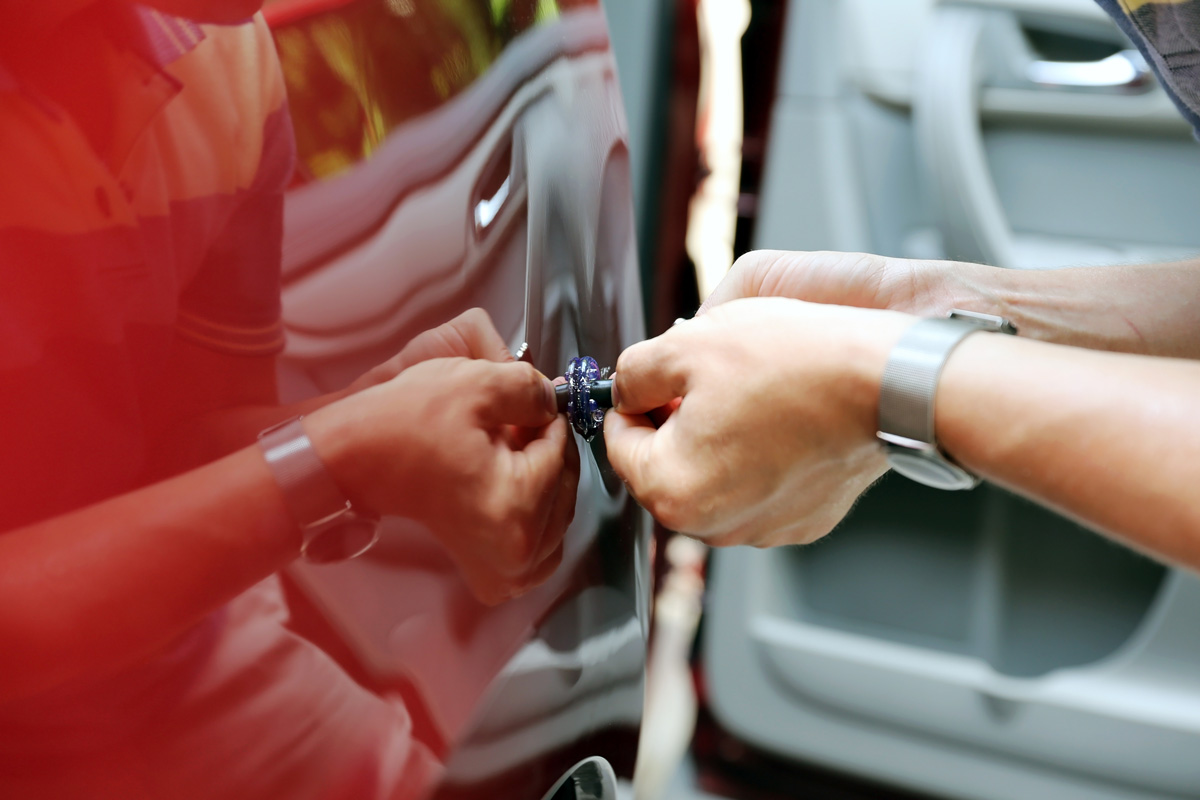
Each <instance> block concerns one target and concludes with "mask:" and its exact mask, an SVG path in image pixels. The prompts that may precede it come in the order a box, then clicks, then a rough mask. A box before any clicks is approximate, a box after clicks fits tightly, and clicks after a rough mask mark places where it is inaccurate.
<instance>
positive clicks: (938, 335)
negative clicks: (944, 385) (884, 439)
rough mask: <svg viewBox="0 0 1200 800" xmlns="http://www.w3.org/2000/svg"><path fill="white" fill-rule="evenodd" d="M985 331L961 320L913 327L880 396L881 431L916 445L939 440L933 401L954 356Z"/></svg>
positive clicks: (887, 370) (892, 359) (892, 360)
mask: <svg viewBox="0 0 1200 800" xmlns="http://www.w3.org/2000/svg"><path fill="white" fill-rule="evenodd" d="M981 330H985V328H984V327H983V326H982V325H980V324H979V323H978V322H976V321H974V320H968V319H963V318H960V317H947V318H942V319H923V320H920V321H919V322H916V323H914V324H913V325H912V326H911V327H910V328H909V329H908V330H906V331H905V332H904V334H903V335H902V336H901V337H900V341H898V342H897V343H896V346H895V347H894V348H892V352H891V354H890V355H889V356H888V360H887V365H886V366H885V367H884V369H883V380H882V382H881V383H880V390H879V430H880V431H882V432H884V433H889V434H893V435H895V436H901V437H904V438H905V439H912V440H914V441H918V442H927V443H930V444H932V443H933V442H934V441H936V439H935V428H934V419H933V413H934V397H935V395H936V393H937V384H938V378H939V376H940V375H941V374H942V368H943V367H944V366H945V365H946V360H947V358H948V357H949V355H950V353H951V352H952V351H953V350H954V348H955V347H957V346H958V344H959V343H960V342H961V341H962V340H963V339H965V338H966V337H967V336H969V335H970V334H972V333H975V332H977V331H981Z"/></svg>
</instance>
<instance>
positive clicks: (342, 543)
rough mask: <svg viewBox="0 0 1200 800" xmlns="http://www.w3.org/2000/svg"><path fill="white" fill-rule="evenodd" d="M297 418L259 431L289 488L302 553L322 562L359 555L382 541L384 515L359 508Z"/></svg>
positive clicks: (278, 474) (267, 454)
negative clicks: (380, 529) (345, 491)
mask: <svg viewBox="0 0 1200 800" xmlns="http://www.w3.org/2000/svg"><path fill="white" fill-rule="evenodd" d="M303 419H304V418H303V417H293V418H292V419H289V420H286V421H284V422H281V423H279V424H278V425H274V426H272V427H270V428H267V429H266V430H265V431H263V432H262V433H260V434H259V435H258V444H259V447H261V448H262V451H263V456H264V458H266V461H267V466H268V467H269V468H270V469H271V473H272V474H273V475H274V476H275V482H276V483H278V484H279V488H280V489H282V490H283V498H284V502H285V503H286V504H287V508H288V512H289V513H290V514H291V515H292V519H294V520H295V521H296V524H297V525H298V526H299V528H300V531H301V534H302V535H303V538H302V542H301V545H300V555H301V556H303V557H304V559H305V560H307V561H311V562H314V563H318V564H327V563H330V562H334V561H343V560H345V559H347V558H354V557H355V556H357V555H361V554H363V553H365V552H366V551H367V550H370V549H371V546H372V545H374V544H375V542H376V541H378V539H379V515H378V514H372V513H369V512H366V511H362V510H360V509H356V508H354V507H353V506H352V505H351V504H350V501H349V500H347V499H346V496H345V495H344V494H342V491H341V489H339V488H338V486H337V484H336V483H334V481H333V478H332V477H331V476H330V474H329V472H328V470H326V469H325V464H324V463H322V462H321V459H320V457H319V456H318V455H317V453H316V451H315V450H313V446H312V442H311V441H309V438H308V435H307V434H306V433H305V432H304V425H303V424H302V422H301V420H303Z"/></svg>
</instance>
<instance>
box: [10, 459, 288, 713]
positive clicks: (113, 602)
mask: <svg viewBox="0 0 1200 800" xmlns="http://www.w3.org/2000/svg"><path fill="white" fill-rule="evenodd" d="M299 544H300V538H299V533H298V532H297V530H296V527H295V525H294V523H292V522H291V520H290V518H289V517H288V515H287V510H286V508H285V507H284V504H283V498H282V495H281V494H280V492H279V490H278V488H277V487H276V485H275V482H274V480H273V478H272V477H271V474H270V472H269V471H268V470H267V467H266V465H265V462H264V461H263V459H262V457H261V456H260V455H259V454H258V453H257V452H256V451H255V450H253V449H250V448H247V449H246V450H243V451H241V452H238V453H235V454H233V455H231V456H228V457H226V458H224V459H222V460H220V461H218V462H215V463H213V464H209V465H207V466H204V467H201V468H200V469H197V470H194V471H192V472H189V473H186V474H184V475H180V476H178V477H175V478H172V479H170V480H168V481H164V482H162V483H159V484H156V485H154V486H150V487H148V488H145V489H142V490H140V491H137V492H134V493H132V494H128V495H124V496H122V497H118V498H115V499H113V500H110V501H108V502H105V503H101V504H99V505H96V506H92V507H89V508H86V509H83V510H81V511H77V512H75V513H72V514H68V515H65V516H61V517H56V518H54V519H51V520H47V521H45V522H42V523H39V524H36V525H31V526H28V527H25V528H21V529H19V530H16V531H10V532H8V533H6V534H4V535H3V536H0V639H3V641H4V643H5V645H4V658H2V659H0V702H2V701H3V700H6V699H11V698H14V697H20V696H24V695H27V694H31V693H35V692H37V691H39V690H41V689H46V688H49V687H52V686H55V685H58V684H60V683H63V682H66V681H69V680H71V679H73V678H76V677H79V676H81V675H94V674H104V673H105V672H107V671H109V670H112V669H117V668H119V667H121V666H123V665H125V664H128V663H131V662H133V661H135V660H136V659H137V658H139V657H140V656H143V655H145V654H147V653H149V652H151V651H153V650H154V649H156V648H158V647H161V646H163V645H164V644H166V643H167V642H169V641H170V640H171V638H172V637H174V636H176V635H178V634H179V633H181V632H182V631H184V630H185V629H186V628H187V627H188V626H190V625H191V624H193V623H195V622H196V621H198V620H199V619H200V618H201V617H203V616H204V615H205V614H206V613H208V612H209V611H211V610H212V609H215V608H217V607H219V606H220V605H221V604H223V603H224V602H226V601H227V600H229V599H230V598H232V597H233V596H235V595H236V594H238V593H239V592H241V591H243V590H244V589H246V588H247V587H249V586H251V585H253V584H254V583H255V582H257V581H259V580H261V579H262V578H265V577H266V576H267V575H269V574H271V573H272V572H274V571H276V570H277V569H279V568H280V567H282V566H283V565H284V564H285V563H286V562H287V561H288V560H290V559H291V558H292V557H294V556H295V554H296V553H297V552H298V550H299Z"/></svg>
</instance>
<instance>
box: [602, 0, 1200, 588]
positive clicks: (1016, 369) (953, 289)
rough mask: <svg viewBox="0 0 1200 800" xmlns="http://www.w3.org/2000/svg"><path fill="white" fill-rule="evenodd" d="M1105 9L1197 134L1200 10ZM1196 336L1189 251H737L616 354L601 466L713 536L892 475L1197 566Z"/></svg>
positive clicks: (649, 501)
mask: <svg viewBox="0 0 1200 800" xmlns="http://www.w3.org/2000/svg"><path fill="white" fill-rule="evenodd" d="M1101 5H1103V6H1105V7H1106V8H1107V9H1108V10H1109V11H1110V12H1112V13H1113V14H1114V16H1115V17H1116V18H1117V20H1118V21H1119V22H1120V24H1121V25H1122V27H1123V28H1124V29H1125V31H1126V33H1128V34H1129V36H1130V37H1131V38H1132V39H1133V40H1134V41H1135V42H1136V43H1137V44H1138V46H1139V47H1140V48H1141V49H1142V51H1143V53H1144V54H1145V56H1146V59H1147V61H1148V62H1149V63H1150V64H1151V65H1152V66H1153V67H1154V68H1155V70H1156V71H1157V73H1158V75H1159V77H1160V79H1161V81H1162V84H1163V86H1164V88H1165V89H1166V90H1167V92H1168V93H1169V94H1170V95H1171V97H1172V98H1173V99H1174V100H1175V102H1176V105H1178V107H1179V108H1180V110H1181V112H1182V113H1183V114H1184V115H1185V116H1186V117H1187V119H1188V120H1189V121H1190V122H1191V123H1192V124H1193V126H1195V127H1196V129H1197V130H1198V131H1200V68H1197V67H1196V66H1195V64H1196V63H1197V62H1196V58H1195V55H1196V53H1197V52H1200V27H1198V21H1200V0H1183V1H1182V2H1178V1H1172V2H1165V1H1162V0H1160V1H1159V2H1138V3H1127V2H1124V0H1122V1H1121V2H1118V0H1101ZM1127 9H1133V10H1132V11H1127ZM1114 202H1119V200H1118V199H1117V198H1114ZM956 308H957V309H965V310H967V311H970V312H977V313H976V314H966V315H963V314H959V315H956V318H954V319H947V314H948V313H949V312H951V310H953V309H956ZM980 313H982V314H984V315H990V316H991V317H992V318H991V319H988V318H986V317H981V316H980ZM920 317H927V318H929V319H924V320H922V319H919V318H920ZM1005 319H1007V320H1008V322H1009V323H1011V325H1009V326H1005V325H1003V324H1002V323H1003V322H1004V320H1005ZM1012 325H1015V328H1016V330H1017V332H1018V334H1019V335H1018V336H1015V337H1014V336H1008V335H1001V331H1003V332H1011V326H1012ZM989 329H992V330H994V331H995V332H991V333H983V334H980V335H973V334H975V333H976V332H978V331H987V330H989ZM1198 334H1200V260H1192V261H1187V262H1181V263H1175V264H1165V265H1156V266H1130V267H1106V268H1099V269H1068V270H1061V271H1052V272H1041V271H1008V270H1002V269H995V268H992V267H986V266H981V265H977V264H956V263H948V262H915V261H903V260H898V259H888V258H881V257H877V256H869V255H861V254H843V253H772V252H757V253H750V254H748V255H746V256H745V257H743V258H742V259H741V260H740V261H739V262H738V263H737V264H736V265H735V266H734V268H733V270H732V272H731V273H730V274H729V275H728V276H727V277H726V278H725V280H724V281H723V282H722V283H721V285H720V286H718V287H717V288H716V290H715V291H714V293H713V295H712V296H711V297H710V298H709V299H708V301H707V302H706V303H705V304H704V307H703V308H702V309H701V311H700V314H699V315H698V316H697V318H696V319H694V320H692V321H689V322H687V323H685V324H681V325H678V326H676V327H675V328H674V329H672V330H670V331H668V332H667V333H666V334H664V335H663V336H661V337H659V338H657V339H654V340H651V341H649V342H643V343H641V344H639V345H635V346H634V347H632V348H630V349H629V350H627V351H626V352H625V353H624V354H623V355H622V356H621V358H620V360H619V362H618V364H617V373H616V390H617V401H618V406H617V409H618V411H619V412H621V413H619V414H610V415H609V416H608V420H607V423H606V426H607V427H606V442H607V446H608V455H609V459H610V460H611V462H612V464H613V466H614V468H616V470H617V471H618V472H619V473H620V474H621V475H622V476H623V477H624V478H625V480H626V482H627V483H628V484H629V486H630V488H631V490H632V492H633V494H634V495H635V496H636V497H637V498H638V499H639V500H640V501H641V502H642V503H643V504H644V505H645V506H646V507H647V508H649V509H650V511H652V512H653V513H654V514H655V515H656V516H657V517H658V518H659V519H660V520H661V521H662V522H663V523H664V524H666V525H667V526H668V527H671V528H674V529H676V530H679V531H683V532H686V533H691V534H694V535H697V536H700V537H702V538H704V539H705V540H707V541H709V542H711V543H713V544H718V545H725V544H754V545H759V546H769V545H776V544H787V543H798V542H810V541H812V540H814V539H817V538H819V537H821V536H823V535H825V534H826V533H827V532H828V531H829V530H830V529H831V528H832V527H833V526H834V525H836V524H837V522H838V521H839V520H841V518H842V517H843V516H844V515H845V514H846V513H847V511H848V510H849V509H850V507H851V505H852V504H853V503H854V501H855V499H856V498H857V497H858V496H859V495H860V494H861V493H862V492H863V491H864V490H865V489H866V488H867V487H868V486H870V485H871V483H872V482H874V481H875V480H876V479H878V478H879V477H880V476H881V475H882V474H883V473H884V472H885V471H887V469H888V468H889V466H891V467H892V468H895V469H896V470H897V471H900V472H903V473H905V474H907V475H909V476H910V477H913V478H915V479H917V480H920V481H922V482H925V483H928V484H931V485H935V486H939V487H941V488H967V487H969V486H971V485H973V484H974V482H975V479H976V478H975V476H982V477H985V478H987V479H989V480H993V481H995V482H997V483H999V484H1002V485H1004V486H1007V487H1009V488H1011V489H1013V490H1015V491H1017V492H1020V493H1022V494H1025V495H1027V496H1029V497H1031V498H1033V499H1035V500H1038V501H1040V502H1042V503H1044V504H1046V505H1048V506H1051V507H1053V508H1056V509H1058V510H1060V511H1063V512H1065V513H1067V514H1069V515H1071V516H1074V517H1076V518H1078V519H1080V520H1082V521H1084V522H1086V523H1088V524H1090V525H1092V526H1094V527H1096V528H1098V529H1100V530H1103V531H1106V532H1108V533H1110V534H1111V535H1113V536H1115V537H1117V538H1119V539H1121V540H1123V541H1125V542H1126V543H1128V544H1131V545H1133V546H1135V547H1138V548H1140V549H1143V550H1146V551H1149V552H1151V553H1154V554H1156V555H1157V556H1159V557H1160V558H1164V559H1167V560H1170V561H1174V562H1177V563H1180V564H1185V565H1188V566H1190V567H1192V568H1194V569H1200V492H1198V491H1197V489H1196V487H1197V486H1200V428H1198V427H1197V425H1196V424H1195V420H1196V419H1197V417H1198V416H1200V364H1198V363H1197V362H1196V361H1195V359H1200V335H1198ZM647 412H655V418H656V419H658V420H660V421H661V420H662V419H663V416H664V415H667V414H669V416H667V417H666V419H665V421H664V422H662V424H661V425H660V426H657V427H656V426H655V424H654V423H653V422H651V420H650V419H649V418H648V417H645V416H642V415H643V414H645V413H647Z"/></svg>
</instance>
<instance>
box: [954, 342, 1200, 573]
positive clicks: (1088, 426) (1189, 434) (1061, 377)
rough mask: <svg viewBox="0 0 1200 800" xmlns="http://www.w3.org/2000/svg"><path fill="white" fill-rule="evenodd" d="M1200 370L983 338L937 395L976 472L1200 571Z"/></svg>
mask: <svg viewBox="0 0 1200 800" xmlns="http://www.w3.org/2000/svg"><path fill="white" fill-rule="evenodd" d="M1197 417H1200V364H1196V363H1193V362H1191V361H1184V360H1181V359H1167V358H1147V357H1138V356H1129V355H1117V354H1112V353H1098V352H1087V351H1082V350H1079V349H1075V348H1068V347H1060V346H1054V345H1047V344H1043V343H1040V342H1030V341H1022V340H1021V339H1019V338H1013V337H1006V336H996V335H975V336H970V337H968V338H967V339H966V340H965V341H964V342H963V343H962V344H961V345H959V347H958V348H957V349H956V350H955V352H954V353H953V354H952V356H951V358H950V360H949V362H948V363H947V365H946V368H945V371H944V372H943V374H942V379H941V382H940V383H939V388H938V395H937V409H936V418H937V431H938V437H939V439H940V440H941V442H942V444H943V446H944V447H945V448H946V449H947V451H948V452H949V453H951V454H952V455H953V456H954V457H955V458H956V459H958V460H959V461H960V462H961V463H963V464H964V465H966V466H967V467H969V468H971V469H973V470H975V471H977V472H979V473H980V474H982V475H984V476H986V477H987V478H989V479H991V480H993V481H995V482H996V483H999V484H1001V485H1004V486H1007V487H1009V488H1011V489H1013V490H1015V491H1017V492H1020V493H1021V494H1024V495H1026V496H1028V497H1030V498H1033V499H1035V500H1038V501H1040V502H1042V503H1043V504H1045V505H1048V506H1051V507H1053V508H1056V509H1058V510H1059V511H1062V512H1064V513H1066V514H1068V515H1070V516H1073V517H1075V518H1076V519H1079V520H1081V521H1082V522H1084V523H1086V524H1088V525H1090V526H1092V527H1094V528H1097V529H1099V530H1102V531H1105V532H1107V533H1109V534H1111V535H1114V536H1116V537H1117V538H1120V539H1122V540H1124V541H1125V542H1126V543H1128V544H1131V545H1133V546H1135V547H1137V548H1138V549H1141V550H1144V551H1148V552H1151V553H1155V554H1157V555H1158V556H1159V557H1162V558H1165V559H1167V560H1170V561H1174V562H1176V563H1180V564H1184V565H1187V566H1190V567H1191V568H1192V569H1195V570H1200V429H1198V428H1197V426H1196V424H1195V420H1196V419H1197Z"/></svg>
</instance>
